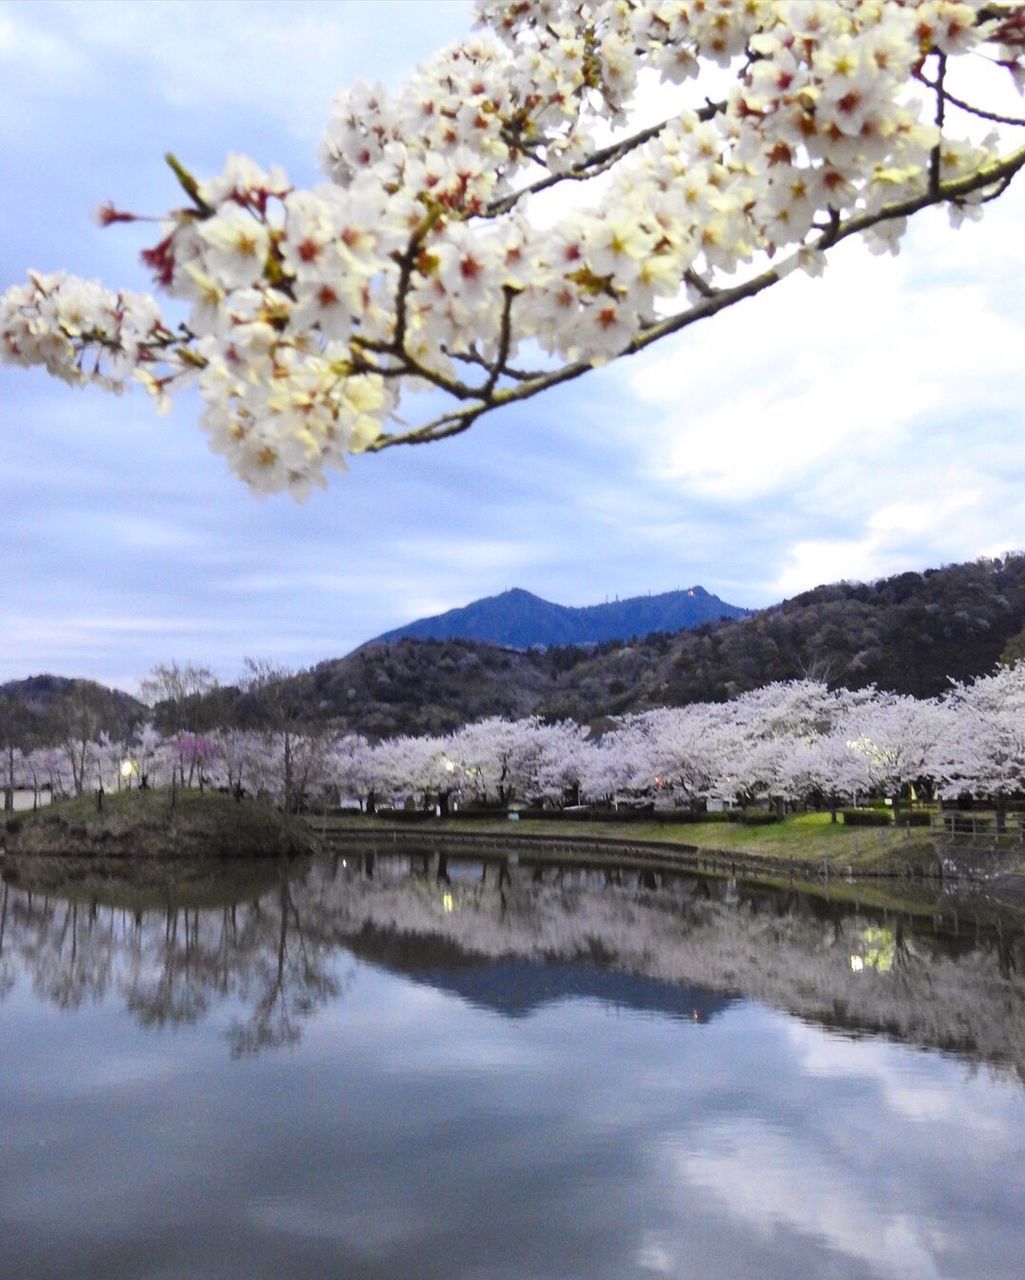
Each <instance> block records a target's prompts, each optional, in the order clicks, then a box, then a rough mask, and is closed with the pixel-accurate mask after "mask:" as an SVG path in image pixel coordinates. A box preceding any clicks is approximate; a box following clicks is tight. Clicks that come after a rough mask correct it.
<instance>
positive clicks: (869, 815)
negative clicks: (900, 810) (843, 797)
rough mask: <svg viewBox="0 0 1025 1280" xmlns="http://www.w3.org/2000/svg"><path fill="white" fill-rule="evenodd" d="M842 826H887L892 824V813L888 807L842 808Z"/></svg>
mask: <svg viewBox="0 0 1025 1280" xmlns="http://www.w3.org/2000/svg"><path fill="white" fill-rule="evenodd" d="M842 812H843V820H844V826H847V827H889V826H892V824H893V814H892V813H891V812H890V810H889V809H844V810H842Z"/></svg>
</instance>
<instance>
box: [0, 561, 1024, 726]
mask: <svg viewBox="0 0 1025 1280" xmlns="http://www.w3.org/2000/svg"><path fill="white" fill-rule="evenodd" d="M696 590H697V588H695V591H696ZM510 594H513V593H509V592H507V593H506V595H510ZM522 594H523V595H527V593H526V592H523V593H522ZM531 598H532V599H533V597H531ZM498 599H502V597H498ZM643 599H644V600H648V599H649V597H644V598H643ZM650 599H654V600H657V599H658V597H652V598H650ZM480 603H481V604H485V603H487V602H486V601H482V602H480ZM540 603H541V604H544V603H545V602H544V601H541V602H540ZM621 603H622V604H628V603H629V602H628V601H623V602H621ZM547 607H548V608H551V609H554V610H558V609H559V606H557V605H550V606H547ZM609 607H610V608H614V607H615V606H609ZM567 612H587V611H586V610H578V611H567ZM1002 658H1003V659H1005V660H1011V659H1013V658H1018V659H1021V660H1025V553H1016V554H1013V555H1007V556H1005V557H1003V558H1002V559H983V560H977V561H972V562H970V563H967V564H957V565H947V566H945V567H944V568H942V569H927V570H925V571H924V572H923V573H901V574H896V575H895V576H893V577H890V578H883V579H880V580H879V581H877V582H872V583H865V582H836V583H832V584H829V585H826V586H821V587H816V588H815V589H814V590H812V591H805V592H803V593H802V594H801V595H799V596H795V597H794V598H793V599H791V600H784V601H783V602H782V603H781V604H777V605H773V606H772V607H771V608H768V609H762V610H761V611H759V612H758V613H755V614H751V615H749V616H747V617H742V618H737V619H732V620H725V621H717V622H707V623H702V624H700V625H699V626H697V627H695V628H693V629H692V630H689V631H677V632H675V633H672V634H671V633H668V632H666V631H656V632H653V633H651V634H649V635H646V636H645V638H644V639H641V640H634V641H631V642H630V643H628V644H624V643H622V642H621V641H618V640H616V641H612V640H607V641H603V642H601V643H599V644H597V645H593V644H590V643H589V644H588V645H587V646H586V647H585V646H582V645H579V644H575V645H567V644H561V645H560V644H548V645H547V647H545V648H543V649H542V648H538V647H534V648H519V647H513V646H511V645H509V644H505V645H503V646H499V645H497V644H486V643H484V642H482V641H479V640H466V639H441V640H430V639H427V640H419V639H410V638H402V639H398V640H395V641H393V642H391V643H387V644H384V643H372V644H368V645H364V646H363V647H362V648H360V649H357V650H356V651H355V652H354V653H350V654H349V655H348V656H347V657H344V658H332V659H328V660H326V661H324V662H321V663H318V664H317V666H316V667H314V668H313V669H312V670H311V671H308V672H303V673H301V674H300V675H298V676H295V677H292V678H291V679H290V680H289V681H286V682H284V683H285V684H286V685H287V689H284V688H283V689H280V690H276V689H275V688H269V689H268V690H266V691H265V692H264V695H263V696H267V697H274V696H277V695H281V694H284V693H287V694H288V697H289V700H290V702H293V703H295V710H296V718H297V719H303V718H306V719H308V720H309V721H310V722H313V721H315V720H316V721H321V722H323V721H325V720H327V721H329V722H330V723H331V724H332V725H333V726H334V727H335V728H336V729H338V730H339V731H342V732H345V731H348V732H356V733H364V734H366V735H367V736H368V737H371V738H382V737H390V736H392V735H394V734H399V733H411V734H423V733H432V734H438V733H445V732H448V731H449V730H452V729H456V728H458V727H459V726H460V725H462V724H466V723H468V722H471V721H474V720H480V719H483V718H485V717H487V716H505V717H508V718H512V719H517V718H520V717H522V716H528V715H542V716H547V717H549V718H552V719H564V718H570V719H574V720H577V721H579V722H581V723H587V722H593V721H598V720H600V719H601V718H602V717H605V716H610V715H620V714H623V713H625V712H630V711H643V710H647V709H649V708H651V707H657V706H683V705H684V704H686V703H689V702H701V701H722V700H724V699H726V698H730V697H733V696H734V695H736V694H738V693H743V692H744V691H745V690H748V689H754V688H757V687H758V686H759V685H764V684H768V683H770V682H771V681H774V680H794V679H799V678H800V677H802V676H815V677H817V678H819V679H823V680H826V681H828V683H829V684H830V685H831V686H833V687H837V686H841V685H842V686H845V687H847V688H849V689H859V688H864V687H865V686H866V685H869V684H875V685H877V686H878V687H879V688H881V689H889V690H893V691H894V692H896V693H908V694H912V695H914V696H915V697H918V698H922V697H933V696H935V695H937V694H941V693H943V692H944V691H945V690H946V689H947V688H949V681H950V679H955V680H971V679H974V678H975V677H976V676H979V675H984V674H987V673H988V672H990V671H992V670H993V668H994V666H995V665H996V664H997V662H998V661H1000V660H1001V659H1002ZM279 683H280V682H279ZM73 687H77V692H78V695H79V696H78V697H68V696H67V695H68V694H71V693H72V692H74V691H75V689H74V688H73ZM94 690H95V687H92V688H90V687H89V685H88V682H84V681H75V682H71V681H63V680H62V679H61V678H60V677H52V676H51V677H40V678H38V680H33V681H21V682H16V683H12V684H11V685H6V686H3V687H0V745H2V744H3V741H4V736H5V734H7V735H8V736H13V740H14V741H18V736H17V734H18V733H19V732H20V730H18V724H19V723H20V718H21V717H20V715H17V716H16V715H15V712H17V711H18V710H19V708H20V707H21V701H22V699H25V698H27V700H28V701H30V702H31V703H33V704H34V706H33V710H34V711H35V712H36V716H33V719H35V718H36V717H38V720H39V721H40V722H43V721H44V720H45V717H43V716H42V715H41V714H40V712H41V710H42V707H41V706H40V704H41V703H44V702H45V701H47V699H48V698H49V699H51V700H53V701H54V702H56V703H57V704H58V705H60V704H63V705H64V706H66V707H67V708H68V710H69V711H71V710H72V709H73V708H75V707H76V706H77V705H78V704H79V703H81V702H82V701H88V702H90V703H91V704H94V703H95V697H96V694H95V691H94ZM87 693H88V694H89V695H90V696H89V697H88V698H87V697H86V696H85V695H86V694H87ZM4 694H7V697H6V698H5V697H4ZM58 694H63V695H64V697H63V698H58V697H57V696H56V695H58ZM252 696H256V695H252ZM252 696H251V698H250V701H251V700H252ZM111 697H112V698H116V703H115V704H114V705H109V706H107V707H104V708H103V713H102V714H101V715H99V716H97V719H98V721H100V723H101V727H106V728H108V731H109V732H113V731H114V725H113V724H112V723H111V722H113V721H119V720H122V719H123V718H124V716H125V714H126V713H131V712H132V711H133V710H135V709H136V708H137V713H141V712H142V711H143V708H142V707H140V706H138V704H135V706H134V707H133V706H132V705H131V703H132V700H130V699H129V700H128V702H127V704H126V703H124V702H122V699H125V698H126V695H123V694H120V695H111ZM54 709H55V710H56V708H54ZM157 710H158V711H159V708H158V709H157ZM257 710H258V708H257ZM195 712H196V715H195V723H196V724H197V726H198V727H204V728H205V727H212V726H214V725H217V724H225V723H232V722H233V721H234V720H242V721H243V722H246V720H245V717H246V714H248V715H249V722H252V721H253V708H252V707H251V706H250V707H249V708H248V713H247V703H246V700H245V698H243V696H242V695H241V694H240V693H239V691H237V690H231V689H227V688H225V689H221V690H218V691H217V692H216V694H215V695H208V696H207V697H205V698H202V699H200V700H199V703H197V706H196V707H195ZM257 720H258V717H257ZM104 722H106V723H104ZM42 727H43V725H42V723H40V728H42Z"/></svg>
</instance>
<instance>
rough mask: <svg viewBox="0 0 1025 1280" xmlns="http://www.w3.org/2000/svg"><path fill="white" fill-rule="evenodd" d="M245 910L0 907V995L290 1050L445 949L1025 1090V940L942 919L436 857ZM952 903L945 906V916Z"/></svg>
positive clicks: (378, 861)
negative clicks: (929, 1056)
mask: <svg viewBox="0 0 1025 1280" xmlns="http://www.w3.org/2000/svg"><path fill="white" fill-rule="evenodd" d="M259 874H261V875H262V876H263V882H262V887H261V888H260V890H259V891H250V892H249V893H245V894H243V895H242V896H241V897H240V899H239V900H238V901H237V902H235V903H234V904H231V903H229V904H227V905H221V906H218V907H209V908H200V907H193V906H189V907H187V908H186V907H175V906H168V907H165V908H163V909H158V910H146V911H133V910H129V909H126V908H121V907H109V906H101V905H98V904H96V903H89V902H83V901H74V900H68V899H64V898H61V897H59V896H56V895H50V896H40V895H39V894H32V893H28V892H26V891H24V890H21V889H19V888H17V887H16V886H15V885H13V884H9V885H7V884H5V885H3V886H2V893H0V997H2V996H3V994H5V993H6V992H9V991H10V990H11V989H12V987H13V986H14V985H15V983H16V982H18V981H19V980H22V981H26V982H28V983H30V984H31V986H32V987H33V989H34V990H35V992H36V993H37V994H38V995H39V996H40V997H41V998H42V999H44V1000H47V1001H49V1002H52V1003H54V1004H56V1005H58V1006H59V1007H61V1008H67V1009H72V1008H76V1007H78V1006H80V1005H82V1004H83V1003H85V1002H87V1001H89V1000H101V999H108V1000H113V999H116V1000H119V1001H122V1002H123V1003H124V1005H125V1007H126V1008H127V1009H128V1010H129V1011H130V1012H131V1013H132V1015H133V1016H134V1017H135V1018H136V1019H137V1020H138V1022H139V1023H140V1024H141V1025H143V1026H145V1027H148V1028H151V1029H152V1030H154V1031H159V1030H161V1029H165V1028H168V1027H171V1026H174V1025H180V1024H191V1023H195V1022H198V1021H200V1020H203V1019H206V1018H213V1017H218V1018H221V1019H223V1022H224V1025H225V1027H226V1035H227V1038H228V1042H229V1044H230V1047H231V1052H232V1053H233V1054H236V1055H243V1054H251V1053H259V1052H261V1051H263V1050H266V1049H271V1048H274V1047H277V1046H282V1045H290V1044H295V1043H296V1042H297V1041H298V1040H299V1039H300V1038H301V1036H302V1033H303V1028H304V1027H305V1025H306V1023H307V1022H309V1021H310V1020H311V1019H312V1018H315V1017H316V1016H317V1013H318V1011H320V1010H321V1009H323V1008H325V1007H326V1006H327V1005H328V1004H329V1003H330V1002H332V1001H335V1000H337V999H339V998H341V996H342V995H343V993H344V989H345V986H346V982H347V981H348V979H347V977H346V974H347V973H350V972H351V970H350V969H349V965H350V963H351V955H352V953H353V952H355V953H356V954H358V955H359V956H360V957H361V958H364V959H366V960H369V961H371V962H376V963H379V964H385V965H388V964H389V963H390V962H391V961H390V957H391V956H392V955H393V954H394V953H395V950H396V947H397V946H398V947H399V949H400V950H401V951H402V953H403V954H404V955H405V956H406V957H407V958H409V960H410V964H409V966H408V967H410V968H411V969H412V970H415V968H416V956H417V955H418V954H422V955H425V956H427V955H431V954H437V952H438V947H439V944H444V948H445V949H447V952H448V953H449V954H451V955H452V956H454V957H462V959H461V960H460V963H469V964H473V963H479V962H482V961H488V960H495V959H509V958H515V959H522V960H528V961H531V962H545V961H551V960H559V961H581V962H585V963H589V964H593V963H595V962H599V963H601V964H602V965H604V966H608V967H611V968H614V969H616V970H618V971H620V972H625V973H633V974H638V975H642V976H645V977H648V978H654V979H658V980H661V981H664V982H667V983H673V984H683V985H686V986H695V987H703V988H707V989H708V990H710V991H721V992H731V993H739V994H742V995H744V996H747V997H750V998H754V999H758V1000H761V1001H763V1002H765V1003H768V1004H772V1005H776V1006H778V1007H780V1008H783V1009H786V1010H788V1011H790V1012H792V1013H794V1014H797V1015H799V1016H801V1017H805V1018H809V1019H812V1020H815V1021H818V1022H821V1023H824V1024H826V1025H829V1026H833V1027H838V1028H841V1029H843V1030H844V1031H845V1032H847V1033H850V1034H863V1033H866V1032H880V1031H882V1032H886V1033H888V1034H892V1035H895V1036H897V1037H899V1038H900V1039H902V1040H907V1041H910V1042H912V1043H916V1044H921V1045H927V1046H938V1047H942V1048H946V1049H950V1050H953V1051H957V1052H963V1053H965V1054H967V1055H969V1056H970V1057H973V1058H976V1057H978V1058H982V1059H983V1060H986V1061H989V1062H992V1063H995V1064H1010V1065H1013V1067H1014V1069H1015V1070H1016V1071H1017V1072H1018V1074H1019V1075H1020V1076H1021V1077H1022V1078H1023V1079H1025V940H1023V934H1022V930H1021V928H1020V927H1015V928H1009V927H1006V926H998V927H990V926H988V925H986V924H985V922H984V921H983V920H982V919H981V918H979V917H976V916H974V915H972V914H970V913H969V912H967V911H966V910H962V913H961V915H960V916H958V915H956V914H955V913H954V912H953V909H952V906H951V904H947V906H946V907H945V908H943V909H944V911H945V913H946V915H945V923H944V924H943V926H942V928H936V927H934V928H933V929H932V930H930V928H929V927H928V923H929V918H928V917H926V925H925V926H924V927H923V924H922V920H921V919H920V918H919V919H918V920H913V919H912V918H910V917H901V916H899V915H895V914H893V913H890V914H888V915H884V914H883V913H881V912H867V911H858V910H852V909H849V908H847V907H841V906H839V905H837V904H834V903H830V902H826V901H822V900H816V899H812V898H809V897H806V896H804V895H802V894H800V893H797V892H790V893H781V892H775V891H770V890H759V889H753V888H745V887H744V886H743V885H737V884H734V883H733V882H728V881H722V880H715V879H705V878H701V877H698V876H696V875H689V874H688V875H684V874H680V873H677V872H674V873H672V874H669V873H667V872H663V871H658V870H647V871H637V870H630V869H626V868H619V869H617V868H612V867H609V868H603V869H600V870H594V869H586V868H581V867H579V866H566V867H555V866H545V867H542V866H532V865H529V863H527V862H526V860H524V862H523V863H522V864H516V863H513V864H512V865H510V863H509V862H508V861H503V860H501V859H498V860H496V861H494V862H492V863H490V864H486V863H481V862H473V861H472V860H467V859H465V858H463V857H461V856H460V857H459V858H457V857H456V856H455V855H452V856H450V857H449V858H447V859H444V860H443V859H442V858H441V857H440V856H439V855H438V854H436V853H426V854H413V855H412V856H405V855H404V856H402V857H396V856H395V855H394V854H391V853H386V852H385V851H383V850H380V851H375V850H373V849H372V848H367V849H360V848H359V847H357V846H353V848H352V849H351V851H350V850H348V849H347V850H346V854H345V856H344V857H343V856H342V855H338V856H337V857H336V858H334V859H322V860H320V861H318V862H317V863H315V864H313V865H312V866H311V867H309V868H307V869H306V870H303V871H301V872H297V869H296V868H295V867H293V868H291V869H289V868H288V867H285V866H282V867H279V868H270V869H268V868H267V867H266V865H264V867H263V868H262V869H261V871H260V873H259ZM941 905H942V904H941Z"/></svg>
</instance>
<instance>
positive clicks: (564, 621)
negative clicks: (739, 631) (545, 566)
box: [371, 586, 750, 649]
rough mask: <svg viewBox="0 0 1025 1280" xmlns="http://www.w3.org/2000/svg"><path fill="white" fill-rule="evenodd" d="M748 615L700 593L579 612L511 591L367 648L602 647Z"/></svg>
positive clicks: (383, 637) (423, 622)
mask: <svg viewBox="0 0 1025 1280" xmlns="http://www.w3.org/2000/svg"><path fill="white" fill-rule="evenodd" d="M748 613H750V610H749V609H742V608H740V607H739V606H738V605H733V604H727V603H726V602H725V601H723V600H720V599H719V597H718V596H714V595H711V594H710V593H709V592H708V591H706V590H705V589H704V587H697V586H695V587H691V588H690V589H689V590H687V591H666V592H663V593H662V594H661V595H657V596H632V597H630V598H629V599H626V600H616V601H613V602H612V603H610V604H593V605H587V606H585V607H583V608H573V607H571V606H569V605H562V604H553V603H552V602H551V601H549V600H542V599H541V597H540V596H535V595H533V594H532V593H531V592H529V591H524V590H522V589H521V588H519V587H514V588H513V589H512V590H511V591H503V592H502V593H501V594H500V595H497V596H487V597H486V598H485V599H483V600H475V601H474V602H473V603H472V604H468V605H465V606H464V607H463V608H461V609H449V610H448V612H447V613H440V614H437V615H436V616H435V617H432V618H419V619H417V621H416V622H410V623H408V624H407V625H406V626H404V627H397V628H396V629H395V630H394V631H386V632H385V633H384V635H381V636H378V637H377V639H376V640H373V641H371V644H378V643H382V644H394V643H395V642H396V641H398V640H406V639H413V640H457V639H458V640H480V641H483V642H484V643H486V644H498V645H507V646H509V647H510V648H514V649H529V648H531V646H533V645H550V644H601V643H603V642H604V641H607V640H628V639H630V637H631V636H646V635H649V634H650V633H651V632H652V631H682V630H684V629H689V628H692V627H697V626H700V625H701V624H702V623H705V622H715V621H718V619H720V618H743V617H746V616H747V614H748Z"/></svg>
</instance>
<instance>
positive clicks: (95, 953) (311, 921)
mask: <svg viewBox="0 0 1025 1280" xmlns="http://www.w3.org/2000/svg"><path fill="white" fill-rule="evenodd" d="M290 874H294V870H292V869H290V868H288V867H287V866H285V865H283V866H282V867H281V868H280V874H279V876H278V880H277V883H276V885H275V887H274V889H273V890H272V891H271V892H269V893H263V894H262V895H260V896H254V897H252V898H250V899H247V900H245V901H242V902H239V903H236V904H234V905H228V906H223V907H219V908H200V907H191V906H190V907H180V906H174V905H169V906H167V907H166V908H164V909H162V910H145V911H133V910H128V909H126V908H121V907H110V906H103V905H100V904H99V903H97V902H83V901H79V900H77V899H71V900H67V899H62V898H60V897H58V896H52V895H40V894H37V893H28V892H24V891H21V890H19V889H17V888H15V887H13V886H10V885H8V884H6V883H5V884H4V885H3V898H2V908H0V909H2V917H0V919H2V924H0V995H3V994H5V992H6V991H8V990H10V989H11V988H12V987H13V985H14V983H15V981H16V980H17V977H18V976H19V975H23V976H24V977H26V978H27V979H28V980H29V981H30V982H31V984H32V987H33V990H34V991H35V992H36V994H37V995H38V996H40V997H41V998H43V999H44V1000H47V1001H49V1002H52V1003H54V1004H56V1005H58V1006H59V1007H60V1008H64V1009H73V1008H77V1007H79V1006H80V1005H82V1004H83V1003H85V1002H87V1001H90V1000H94V1001H99V1000H103V999H105V998H118V999H120V1000H123V1002H124V1005H125V1007H126V1008H127V1009H128V1010H129V1011H130V1012H131V1013H132V1015H133V1016H134V1017H135V1018H136V1019H137V1021H138V1022H139V1023H140V1025H142V1026H144V1027H149V1028H152V1029H154V1030H160V1029H164V1028H167V1027H172V1026H177V1025H188V1024H192V1023H195V1022H198V1021H200V1020H201V1019H203V1018H205V1017H207V1016H209V1015H210V1014H212V1013H213V1012H214V1010H215V1009H217V1008H219V1007H223V1006H225V1005H227V1006H229V1007H230V1009H231V1024H230V1029H229V1032H228V1034H229V1039H230V1041H231V1044H232V1049H233V1052H236V1053H245V1052H252V1051H256V1050H259V1049H263V1048H269V1047H273V1046H275V1045H279V1044H291V1043H295V1041H297V1040H298V1039H299V1038H300V1036H301V1034H302V1028H303V1025H304V1024H305V1022H306V1021H308V1020H309V1018H310V1017H312V1016H313V1015H314V1014H315V1013H316V1011H317V1010H318V1009H319V1008H321V1007H322V1006H323V1005H324V1004H325V1003H326V1002H327V1001H328V1000H330V999H333V998H335V997H336V996H338V995H339V994H340V993H341V989H342V988H341V984H340V981H339V979H338V978H337V976H336V974H335V972H334V968H335V965H334V958H335V954H336V952H337V950H338V942H337V939H336V938H335V937H334V936H333V934H332V925H331V921H330V919H329V917H327V916H326V915H325V912H324V911H323V909H322V907H320V906H319V905H318V903H317V902H316V901H315V900H313V899H309V898H307V897H305V896H300V897H296V896H294V893H293V887H292V884H291V882H290V880H289V875H290Z"/></svg>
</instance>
